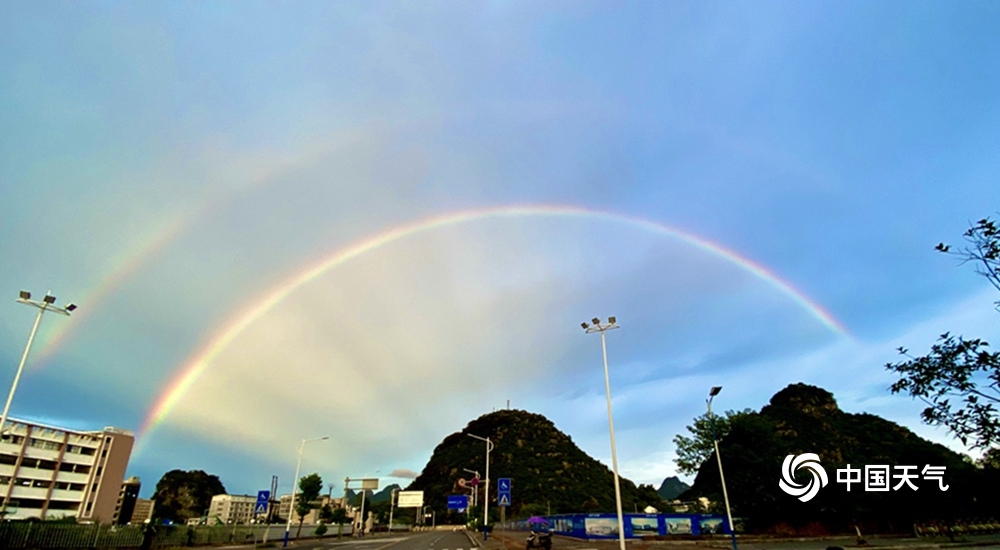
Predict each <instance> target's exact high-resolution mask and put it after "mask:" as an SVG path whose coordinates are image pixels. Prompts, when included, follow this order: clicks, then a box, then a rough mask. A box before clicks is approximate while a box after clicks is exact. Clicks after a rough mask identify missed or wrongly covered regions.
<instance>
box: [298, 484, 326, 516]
mask: <svg viewBox="0 0 1000 550" xmlns="http://www.w3.org/2000/svg"><path fill="white" fill-rule="evenodd" d="M322 490H323V478H321V477H319V474H317V473H312V474H309V475H307V476H303V477H302V479H300V480H299V494H298V495H297V497H296V499H295V513H296V514H298V516H299V523H302V520H303V518H305V516H306V514H308V513H309V511H310V510H312V509H313V508H316V503H315V501H316V499H318V498H319V493H320V491H322Z"/></svg>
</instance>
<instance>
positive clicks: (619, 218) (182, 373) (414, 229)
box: [139, 205, 848, 439]
mask: <svg viewBox="0 0 1000 550" xmlns="http://www.w3.org/2000/svg"><path fill="white" fill-rule="evenodd" d="M528 216H553V217H582V218H589V219H600V220H605V221H610V222H617V223H628V224H632V225H636V226H640V227H642V228H644V229H647V230H649V231H652V232H654V233H659V234H662V235H667V236H670V237H673V238H676V239H679V240H681V241H683V242H685V243H687V244H689V245H692V246H695V247H696V248H699V249H701V250H704V251H706V252H709V253H711V254H714V255H715V256H718V257H720V258H723V259H725V260H727V261H730V262H732V263H735V264H737V265H739V266H740V267H742V268H743V269H745V270H746V271H749V272H750V273H752V274H753V275H755V276H756V277H758V278H759V279H761V280H763V281H765V282H767V283H768V284H770V285H771V286H772V287H774V288H776V289H777V290H779V291H780V292H782V293H783V294H785V295H786V296H788V297H790V298H792V299H793V300H794V301H795V302H796V303H798V304H799V305H801V306H802V307H803V308H804V309H805V310H806V311H808V312H809V313H810V314H811V315H812V316H813V317H815V318H816V319H817V320H818V321H820V322H821V323H822V324H823V325H824V326H826V327H827V328H828V329H830V330H831V331H833V332H835V333H837V334H839V335H841V336H847V335H848V333H847V330H846V329H845V328H844V326H843V325H841V323H840V322H838V321H837V320H836V319H835V318H834V317H833V315H831V314H830V313H829V312H827V311H826V310H824V309H823V308H822V307H820V306H819V305H818V304H816V303H815V302H813V301H812V300H810V299H809V298H808V297H807V296H805V295H804V294H802V292H800V291H799V290H798V289H796V288H795V287H793V286H792V285H791V284H790V283H788V282H786V281H784V280H782V279H781V278H780V277H778V276H777V275H775V274H774V273H772V272H771V271H769V270H768V269H767V268H766V267H764V266H762V265H760V264H758V263H756V262H754V261H752V260H750V259H748V258H745V257H743V256H741V255H739V254H737V253H736V252H733V251H732V250H729V249H727V248H725V247H723V246H720V245H718V244H715V243H713V242H711V241H708V240H705V239H702V238H700V237H697V236H695V235H692V234H690V233H685V232H684V231H680V230H678V229H675V228H672V227H670V226H667V225H664V224H661V223H659V222H655V221H652V220H648V219H645V218H640V217H635V216H627V215H624V214H618V213H614V212H607V211H602V210H591V209H586V208H582V207H576V206H561V205H527V206H505V207H496V208H486V209H475V210H463V211H458V212H451V213H447V214H442V215H437V216H432V217H429V218H423V219H420V220H416V221H413V222H410V223H407V224H404V225H399V226H395V227H392V228H389V229H387V230H385V231H382V232H381V233H377V234H375V235H371V236H369V237H366V238H363V239H361V240H359V241H357V242H355V243H352V244H349V245H347V246H346V247H344V248H342V249H340V250H338V251H336V252H334V253H333V254H332V255H330V256H328V257H326V258H324V259H322V260H320V261H319V262H317V263H315V264H313V265H311V266H309V267H307V268H306V269H305V270H304V271H301V272H298V273H297V274H296V275H293V276H291V277H289V278H288V279H287V280H285V281H284V282H282V283H280V284H278V285H276V286H275V287H274V289H273V290H271V291H270V292H268V293H266V294H265V295H264V297H263V298H261V299H260V300H259V301H257V302H256V304H255V305H253V306H251V307H250V308H248V309H245V310H243V311H241V312H240V313H239V314H238V315H236V316H235V317H233V318H232V321H230V322H229V323H228V324H227V325H225V326H224V328H223V329H221V330H219V331H216V332H215V335H214V336H213V337H212V338H211V339H210V340H208V342H207V343H206V344H205V345H204V346H203V347H202V348H200V349H199V350H198V351H197V352H196V353H195V354H194V355H193V356H192V357H191V358H190V359H189V360H188V361H187V362H185V363H184V364H183V366H182V367H181V368H180V369H178V374H177V375H175V376H174V377H173V379H172V380H171V382H170V383H169V384H168V385H167V388H166V390H165V391H164V392H163V393H161V394H160V397H159V398H158V399H157V401H156V403H155V404H154V405H153V407H152V408H151V409H150V411H149V413H148V414H147V415H146V419H145V421H144V422H143V425H142V427H141V428H140V430H139V439H145V437H146V436H148V435H149V434H150V432H151V431H152V430H154V429H155V428H156V427H157V426H159V425H160V424H161V423H162V422H163V421H164V420H165V419H166V417H167V415H168V414H169V413H170V410H171V409H172V408H173V407H174V406H175V405H176V404H177V402H178V401H180V399H181V397H183V396H184V394H185V393H187V391H188V389H190V388H191V385H192V384H194V382H195V380H197V379H198V377H199V376H200V375H201V374H202V373H203V372H204V371H205V369H207V368H208V367H209V365H210V364H211V362H212V360H213V359H215V358H216V357H217V356H218V355H219V353H221V352H222V351H223V350H225V349H226V347H227V346H228V345H229V344H230V343H231V342H232V341H233V340H234V339H235V338H236V337H237V336H239V334H240V333H242V332H243V331H244V330H245V329H246V328H247V327H248V326H250V325H251V324H252V323H253V322H254V321H256V320H257V319H259V318H260V317H261V316H262V315H264V314H265V313H267V312H268V311H270V310H271V308H273V307H274V306H276V305H277V304H278V303H280V302H281V301H282V300H284V299H285V298H286V297H288V296H289V295H290V294H291V293H293V292H295V290H296V289H298V288H299V287H300V286H302V285H304V284H306V283H308V282H309V281H312V280H313V279H316V278H317V277H319V276H320V275H322V274H323V273H325V272H327V271H328V270H330V269H332V268H334V267H337V266H339V265H341V264H343V263H345V262H347V261H350V260H352V259H354V258H357V257H358V256H361V255H362V254H365V253H367V252H371V251H373V250H376V249H378V248H380V247H382V246H385V245H387V244H389V243H392V242H395V241H397V240H399V239H403V238H406V237H410V236H413V235H416V234H418V233H422V232H425V231H430V230H433V229H440V228H444V227H449V226H454V225H459V224H463V223H468V222H473V221H480V220H484V219H489V218H508V217H509V218H516V217H528Z"/></svg>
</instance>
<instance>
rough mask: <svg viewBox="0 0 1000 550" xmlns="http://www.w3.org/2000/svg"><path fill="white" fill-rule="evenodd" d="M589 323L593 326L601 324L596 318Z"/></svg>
mask: <svg viewBox="0 0 1000 550" xmlns="http://www.w3.org/2000/svg"><path fill="white" fill-rule="evenodd" d="M590 322H591V323H594V324H595V325H599V324H601V320H600V319H598V318H597V317H594V318H593V319H591V320H590Z"/></svg>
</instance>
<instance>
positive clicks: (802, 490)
mask: <svg viewBox="0 0 1000 550" xmlns="http://www.w3.org/2000/svg"><path fill="white" fill-rule="evenodd" d="M799 468H803V469H805V470H808V471H809V473H810V475H812V479H810V480H809V483H806V484H805V485H799V484H798V483H796V482H795V472H796V471H798V469H799ZM828 482H829V480H828V479H827V477H826V470H824V469H823V465H822V464H820V463H819V455H817V454H816V453H804V454H801V455H799V456H795V455H788V456H786V457H785V461H784V462H783V463H782V464H781V480H780V481H778V487H781V490H782V491H784V492H786V493H788V494H790V495H792V496H793V497H798V499H799V500H801V501H802V502H808V501H810V500H812V498H813V497H814V496H816V493H818V492H819V490H820V489H821V488H823V487H826V484H827V483H828Z"/></svg>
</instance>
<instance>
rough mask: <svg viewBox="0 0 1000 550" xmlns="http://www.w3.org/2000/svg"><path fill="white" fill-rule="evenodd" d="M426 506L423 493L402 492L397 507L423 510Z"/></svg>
mask: <svg viewBox="0 0 1000 550" xmlns="http://www.w3.org/2000/svg"><path fill="white" fill-rule="evenodd" d="M423 505H424V492H423V491H400V492H399V500H398V501H397V502H396V506H399V507H400V508H421V507H423Z"/></svg>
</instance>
